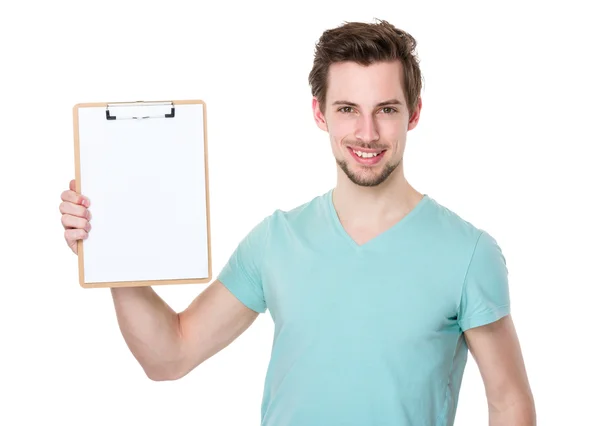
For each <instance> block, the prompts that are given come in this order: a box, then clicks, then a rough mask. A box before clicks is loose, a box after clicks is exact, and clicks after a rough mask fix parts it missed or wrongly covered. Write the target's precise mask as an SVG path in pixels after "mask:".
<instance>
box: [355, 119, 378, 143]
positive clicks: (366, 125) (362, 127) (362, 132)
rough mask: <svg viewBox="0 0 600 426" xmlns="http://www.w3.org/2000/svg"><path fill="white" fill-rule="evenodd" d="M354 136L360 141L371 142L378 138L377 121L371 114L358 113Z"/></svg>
mask: <svg viewBox="0 0 600 426" xmlns="http://www.w3.org/2000/svg"><path fill="white" fill-rule="evenodd" d="M354 136H355V137H356V139H358V140H360V141H362V142H371V141H376V140H379V132H378V131H377V122H376V121H375V120H374V119H373V117H372V116H371V115H369V114H362V115H360V117H359V118H358V121H357V127H356V132H355V133H354Z"/></svg>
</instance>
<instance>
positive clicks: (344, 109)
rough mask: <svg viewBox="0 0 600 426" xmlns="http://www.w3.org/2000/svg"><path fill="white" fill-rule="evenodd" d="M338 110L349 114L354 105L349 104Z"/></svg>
mask: <svg viewBox="0 0 600 426" xmlns="http://www.w3.org/2000/svg"><path fill="white" fill-rule="evenodd" d="M338 111H340V112H342V113H344V114H348V113H351V112H352V107H349V106H345V107H341V108H340V109H338Z"/></svg>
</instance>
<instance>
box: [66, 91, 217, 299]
mask: <svg viewBox="0 0 600 426" xmlns="http://www.w3.org/2000/svg"><path fill="white" fill-rule="evenodd" d="M137 102H172V103H173V104H174V105H194V104H199V105H202V115H203V117H202V119H203V121H204V123H203V126H202V127H203V129H204V184H205V190H204V193H205V197H206V243H207V247H206V249H207V254H208V276H207V277H205V278H193V279H173V280H147V281H111V282H100V283H86V282H85V280H84V269H83V268H84V262H83V256H84V254H83V240H78V241H77V257H78V268H79V285H80V286H81V287H83V288H106V287H141V286H152V285H171V284H203V283H210V282H211V281H212V279H213V269H212V250H211V226H210V194H209V193H210V185H209V182H208V179H209V172H208V130H207V128H206V121H207V119H206V118H207V114H206V102H204V101H203V100H201V99H185V100H168V101H167V100H161V101H137ZM131 103H132V102H88V103H78V104H75V105H74V106H73V135H74V143H75V150H74V151H75V190H76V192H77V193H78V194H81V162H80V160H79V158H80V147H79V108H90V107H92V108H97V107H106V106H108V104H112V105H115V104H131Z"/></svg>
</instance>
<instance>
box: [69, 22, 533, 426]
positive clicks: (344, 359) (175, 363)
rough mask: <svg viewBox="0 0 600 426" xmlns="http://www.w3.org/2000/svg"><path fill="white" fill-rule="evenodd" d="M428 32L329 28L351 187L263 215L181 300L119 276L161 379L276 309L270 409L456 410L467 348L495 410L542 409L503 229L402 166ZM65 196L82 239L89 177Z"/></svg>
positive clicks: (329, 110)
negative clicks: (421, 46)
mask: <svg viewBox="0 0 600 426" xmlns="http://www.w3.org/2000/svg"><path fill="white" fill-rule="evenodd" d="M415 46H416V42H415V40H414V39H413V37H412V36H411V35H409V34H407V33H406V32H403V31H401V30H399V29H397V28H395V27H393V26H392V25H390V24H389V23H387V22H385V21H379V22H377V23H374V24H366V23H346V24H345V25H342V26H340V27H338V28H335V29H331V30H328V31H325V33H323V35H322V37H321V39H320V40H319V42H318V44H317V49H316V52H315V60H314V67H313V69H312V71H311V72H310V76H309V82H310V85H311V87H312V94H313V96H314V97H313V103H312V108H313V112H314V119H315V122H316V124H317V126H319V128H321V129H322V130H324V131H326V132H328V134H329V137H330V142H331V149H332V152H333V155H334V157H335V160H336V163H337V170H338V174H337V184H336V186H335V188H333V189H331V190H330V191H328V192H327V193H325V194H321V195H319V196H316V197H315V198H313V199H311V200H309V201H308V202H306V203H305V204H303V205H301V206H299V207H297V208H295V209H292V210H290V211H285V212H284V211H281V210H276V211H275V212H273V213H272V214H271V215H269V216H268V217H265V218H264V220H262V221H261V222H260V223H259V224H257V225H256V226H255V227H254V229H252V230H251V232H249V234H248V235H246V236H245V238H244V239H243V240H242V241H241V242H240V244H239V245H238V247H237V248H236V250H235V251H234V253H233V254H232V256H231V257H230V259H229V261H228V262H227V264H226V265H225V266H224V267H223V269H222V270H221V272H220V274H219V275H218V277H217V279H216V280H215V281H214V282H213V283H211V284H210V285H209V286H208V287H207V288H206V289H205V290H204V291H203V292H202V293H201V294H200V295H199V296H198V297H197V298H196V299H195V300H194V301H193V302H192V303H191V304H190V306H189V307H188V308H187V309H186V310H184V311H183V312H181V313H176V312H174V311H173V310H172V309H171V308H170V307H169V306H167V305H166V304H165V302H164V301H163V300H162V299H161V298H159V297H158V296H157V294H156V293H155V292H154V291H153V290H152V288H150V287H143V288H114V289H111V291H112V295H113V299H114V304H115V308H116V312H117V316H118V322H119V326H120V330H121V332H122V334H123V336H124V338H125V341H126V342H127V344H128V346H129V348H130V349H131V351H132V353H133V355H134V356H135V357H136V359H137V360H138V361H139V363H140V364H141V366H142V367H143V369H144V370H145V372H146V374H147V375H148V376H149V377H150V378H151V379H153V380H174V379H177V378H180V377H182V376H184V375H186V374H187V373H188V372H190V371H191V370H192V369H194V368H195V367H196V366H198V365H199V364H201V363H202V362H203V361H205V360H206V359H208V358H210V357H211V356H213V355H214V354H216V353H217V352H219V351H220V350H221V349H223V348H224V347H226V346H227V345H228V344H229V343H231V342H232V341H233V340H234V339H235V338H237V337H238V336H239V335H240V334H241V333H242V332H244V330H246V329H247V328H248V327H249V326H250V325H251V324H252V322H253V321H254V320H255V319H256V318H257V316H258V315H259V313H264V312H266V310H267V309H269V311H270V314H271V316H272V318H273V320H274V324H275V336H274V344H273V352H272V358H271V361H270V364H269V368H268V371H267V377H266V382H265V388H264V396H263V404H262V419H261V420H262V421H261V424H262V425H266V426H308V425H310V426H316V425H328V426H330V425H331V426H332V425H356V426H368V425H384V424H385V425H397V426H400V425H406V426H408V425H417V424H419V425H427V426H439V425H445V426H448V425H452V424H453V423H454V418H455V412H456V406H457V398H458V393H459V388H460V385H461V380H462V375H463V371H464V367H465V363H466V360H467V354H468V350H470V351H471V353H472V355H473V357H474V359H475V360H476V362H477V365H478V367H479V369H480V372H481V375H482V378H483V381H484V384H485V390H486V395H487V398H488V405H489V417H490V425H492V426H500V425H510V426H526V425H527V426H531V425H534V424H535V409H534V402H533V397H532V394H531V391H530V386H529V383H528V379H527V375H526V371H525V367H524V363H523V359H522V355H521V351H520V346H519V342H518V339H517V336H516V332H515V329H514V325H513V322H512V320H511V316H510V300H509V291H508V279H507V269H506V265H505V259H504V256H503V254H502V252H501V250H500V248H499V246H498V245H497V243H496V240H495V239H494V238H492V236H491V235H489V234H488V233H487V232H485V231H483V230H480V229H478V228H476V227H475V226H473V225H471V224H470V223H469V222H467V221H465V220H463V219H462V218H460V217H459V216H457V215H456V214H454V213H453V212H452V211H450V210H449V209H447V208H445V207H444V206H442V205H440V204H439V203H437V202H436V201H435V200H434V199H433V198H432V197H430V196H428V195H427V194H422V193H419V192H418V191H417V190H416V189H415V188H413V187H412V186H411V185H410V184H409V183H408V182H407V180H406V179H405V176H404V171H403V154H404V148H405V143H406V136H407V132H408V131H409V130H412V129H414V128H415V126H416V125H417V123H418V121H419V115H420V111H421V106H422V102H421V98H420V91H421V75H420V70H419V65H418V61H417V58H416V55H415V54H414V53H413V52H414V50H415ZM62 200H63V203H61V206H60V210H61V212H62V213H63V219H62V222H63V225H64V227H65V238H66V241H67V243H68V245H69V246H70V247H71V249H72V250H73V251H74V252H76V250H77V244H76V243H77V240H79V239H82V238H87V235H88V232H90V229H91V228H90V223H89V219H90V216H89V210H88V207H90V203H89V200H88V199H87V198H85V196H83V195H81V194H76V193H75V192H74V183H73V182H72V183H71V188H70V190H69V191H65V193H63V195H62Z"/></svg>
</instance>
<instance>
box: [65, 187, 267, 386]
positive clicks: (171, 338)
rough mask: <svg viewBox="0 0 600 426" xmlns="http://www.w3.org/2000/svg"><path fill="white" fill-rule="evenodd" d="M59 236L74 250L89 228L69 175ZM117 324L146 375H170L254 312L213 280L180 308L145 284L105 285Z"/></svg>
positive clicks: (238, 329)
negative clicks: (168, 303)
mask: <svg viewBox="0 0 600 426" xmlns="http://www.w3.org/2000/svg"><path fill="white" fill-rule="evenodd" d="M61 199H62V202H61V204H60V208H59V210H60V212H61V213H62V216H61V222H62V224H63V227H64V229H65V240H66V242H67V245H68V246H69V248H70V249H71V250H72V251H73V252H74V253H75V254H77V241H78V240H80V239H85V238H87V237H88V233H89V232H92V231H91V222H90V221H91V213H90V211H89V210H88V207H90V200H89V199H87V198H86V197H84V196H83V195H81V194H77V193H76V192H75V181H74V180H73V181H71V183H70V185H69V190H67V191H64V192H63V193H62V195H61ZM111 292H112V296H113V302H114V305H115V310H116V313H117V320H118V323H119V328H120V330H121V333H122V335H123V337H124V338H125V342H126V343H127V346H128V347H129V349H130V350H131V352H132V353H133V355H134V357H135V358H136V359H137V360H138V362H139V363H140V365H141V366H142V368H143V369H144V371H145V372H146V374H147V375H148V377H150V378H151V379H153V380H174V379H177V378H180V377H183V376H184V375H186V374H187V373H189V372H190V371H191V370H192V369H194V368H195V367H196V366H198V365H199V364H200V363H202V362H203V361H205V360H206V359H208V358H210V357H211V356H213V355H214V354H216V353H217V352H218V351H220V350H221V349H223V348H225V347H226V346H227V345H229V343H231V342H232V341H233V340H235V339H236V338H237V337H238V336H239V335H240V334H241V333H242V332H244V331H245V330H246V329H247V328H248V327H249V326H250V325H251V324H252V323H253V322H254V320H255V319H256V318H257V317H258V313H257V312H255V311H253V310H251V309H250V308H248V307H247V306H246V305H244V304H243V303H241V302H240V301H239V300H238V299H237V298H236V297H235V296H234V295H233V294H232V293H231V292H229V290H227V288H226V287H225V286H223V284H222V283H221V282H220V281H218V280H215V281H213V282H212V283H211V284H210V285H209V286H208V287H207V288H206V289H205V290H204V291H203V292H202V293H200V294H199V295H198V296H197V297H196V298H195V299H194V301H193V302H192V303H191V304H190V306H188V308H187V309H185V310H184V311H183V312H181V313H176V312H175V311H173V309H171V307H169V306H168V305H167V304H166V303H165V302H164V301H163V300H162V299H161V298H160V297H159V296H158V295H157V294H156V292H155V291H154V290H153V289H152V288H151V287H130V288H112V289H111Z"/></svg>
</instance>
